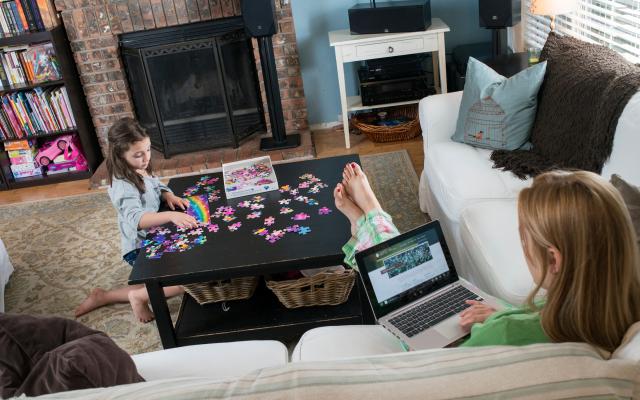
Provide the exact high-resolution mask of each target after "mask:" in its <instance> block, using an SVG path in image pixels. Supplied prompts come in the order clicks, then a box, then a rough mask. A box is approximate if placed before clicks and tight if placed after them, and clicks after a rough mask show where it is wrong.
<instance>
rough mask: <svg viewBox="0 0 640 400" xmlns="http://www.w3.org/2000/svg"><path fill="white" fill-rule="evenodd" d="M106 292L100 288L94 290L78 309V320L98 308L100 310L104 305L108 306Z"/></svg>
mask: <svg viewBox="0 0 640 400" xmlns="http://www.w3.org/2000/svg"><path fill="white" fill-rule="evenodd" d="M105 293H106V291H105V290H103V289H100V288H96V289H93V290H92V291H91V293H90V294H89V296H87V298H86V299H84V301H83V302H82V303H80V305H79V306H78V308H76V311H75V314H76V318H78V317H80V316H82V315H84V314H86V313H88V312H90V311H93V310H95V309H96V308H100V307H102V306H104V305H107V301H106V298H105Z"/></svg>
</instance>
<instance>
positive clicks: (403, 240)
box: [356, 221, 458, 318]
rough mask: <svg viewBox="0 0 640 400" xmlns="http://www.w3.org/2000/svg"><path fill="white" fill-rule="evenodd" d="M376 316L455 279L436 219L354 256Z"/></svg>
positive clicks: (378, 316) (453, 269)
mask: <svg viewBox="0 0 640 400" xmlns="http://www.w3.org/2000/svg"><path fill="white" fill-rule="evenodd" d="M356 261H357V263H358V267H359V268H360V276H361V277H362V280H363V283H364V286H365V289H366V290H367V294H368V296H369V300H370V302H371V306H372V307H373V310H374V313H375V315H376V317H377V318H380V317H382V316H384V315H386V314H388V313H390V312H392V311H394V310H396V309H398V308H400V307H403V306H404V305H406V304H408V303H411V302H412V301H414V300H416V299H419V298H421V297H423V296H426V295H428V294H429V293H431V292H434V291H436V290H438V289H440V288H442V287H444V286H446V285H448V284H450V283H453V282H455V281H457V280H458V276H457V274H456V271H455V268H454V266H453V262H452V260H451V255H450V253H449V249H448V248H447V245H446V243H445V240H444V236H443V234H442V230H441V228H440V224H439V223H438V221H433V222H431V223H429V224H426V225H423V226H421V227H418V228H416V229H413V230H411V231H409V232H406V233H403V234H402V235H400V236H397V237H395V238H392V239H390V240H388V241H385V242H383V243H380V244H378V245H376V246H374V247H372V248H370V249H367V250H364V251H362V252H360V253H358V254H357V255H356Z"/></svg>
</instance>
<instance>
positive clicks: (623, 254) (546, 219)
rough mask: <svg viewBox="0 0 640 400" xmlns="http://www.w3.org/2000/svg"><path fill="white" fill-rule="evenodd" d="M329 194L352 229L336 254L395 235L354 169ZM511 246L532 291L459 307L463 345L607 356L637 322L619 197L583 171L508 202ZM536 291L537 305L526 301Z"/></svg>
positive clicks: (634, 250)
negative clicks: (506, 304)
mask: <svg viewBox="0 0 640 400" xmlns="http://www.w3.org/2000/svg"><path fill="white" fill-rule="evenodd" d="M343 178H344V179H343V182H342V183H341V184H338V186H337V187H336V190H335V192H334V195H335V197H336V206H337V207H338V209H340V210H341V211H342V212H343V213H345V215H346V216H347V217H348V218H349V219H350V220H351V222H352V233H353V235H354V236H353V238H352V239H351V240H350V241H349V243H347V245H345V247H343V250H344V251H345V255H346V258H345V262H347V263H348V264H352V265H353V256H354V254H355V252H356V251H359V250H363V249H364V248H366V247H370V246H372V245H374V244H377V243H379V242H381V241H384V240H387V239H389V238H390V237H392V236H395V235H397V234H398V233H397V230H396V229H395V227H394V226H393V224H392V222H391V217H390V216H389V215H388V214H386V213H384V212H383V211H382V209H381V208H380V204H379V203H378V202H377V200H376V199H375V195H374V194H373V191H372V190H371V188H370V186H369V185H368V181H367V179H366V176H365V174H364V172H363V171H362V170H361V169H360V167H359V166H358V165H347V167H346V168H345V171H344V173H343ZM518 219H519V229H520V238H521V241H522V246H523V250H524V254H525V259H526V262H527V265H528V267H529V271H530V273H531V276H532V278H533V281H534V282H535V284H536V286H535V289H534V290H533V291H532V292H531V294H530V295H529V298H528V301H527V304H526V305H525V306H524V307H518V308H509V309H507V310H502V311H496V310H495V309H493V308H491V307H490V306H488V305H486V304H484V303H480V302H476V301H468V303H469V305H470V307H469V308H467V309H466V310H464V311H463V312H462V313H461V314H460V324H461V325H462V326H463V327H466V328H471V337H470V338H469V339H468V340H467V341H466V342H464V343H463V344H462V345H463V346H485V345H527V344H533V343H545V342H585V343H589V344H591V345H593V346H596V347H598V348H601V349H604V350H607V351H613V350H614V349H616V348H617V347H618V346H619V345H620V342H621V341H622V338H623V336H624V334H625V332H626V331H627V329H628V328H629V327H630V326H631V325H632V324H633V323H635V322H637V321H640V254H639V253H640V250H639V249H638V246H637V244H636V234H635V231H634V229H633V226H632V223H631V217H630V215H629V212H628V210H627V208H626V206H625V204H624V202H623V200H622V197H621V196H620V193H618V191H617V190H616V189H615V188H614V187H613V186H612V185H611V184H610V183H609V182H607V181H606V180H605V179H604V178H602V177H601V176H599V175H597V174H594V173H591V172H586V171H551V172H547V173H544V174H541V175H539V176H537V177H536V178H535V179H534V180H533V184H532V185H531V187H529V188H526V189H523V190H522V191H521V192H520V195H519V198H518ZM541 289H544V290H545V293H544V294H543V295H541V296H540V299H539V300H536V301H535V302H534V298H536V296H537V295H538V294H540V292H541Z"/></svg>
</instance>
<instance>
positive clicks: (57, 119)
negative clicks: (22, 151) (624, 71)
mask: <svg viewBox="0 0 640 400" xmlns="http://www.w3.org/2000/svg"><path fill="white" fill-rule="evenodd" d="M0 100H1V101H0V139H2V140H8V139H20V138H24V137H31V136H38V135H44V134H48V133H55V132H60V131H67V130H72V129H75V118H74V116H73V112H72V111H71V105H70V104H69V96H68V95H67V92H66V88H65V87H64V86H57V87H49V88H39V87H38V88H35V89H33V90H26V91H19V92H13V93H6V94H4V95H2V96H0Z"/></svg>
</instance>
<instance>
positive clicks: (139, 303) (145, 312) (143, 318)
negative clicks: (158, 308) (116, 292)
mask: <svg viewBox="0 0 640 400" xmlns="http://www.w3.org/2000/svg"><path fill="white" fill-rule="evenodd" d="M141 290H142V291H145V293H141V292H140V291H141ZM129 303H131V309H132V310H133V315H135V316H136V318H138V320H139V321H140V322H144V323H147V322H151V321H153V319H154V316H153V313H152V312H151V310H150V309H149V305H148V303H147V299H146V290H145V289H140V290H132V291H130V292H129Z"/></svg>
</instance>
